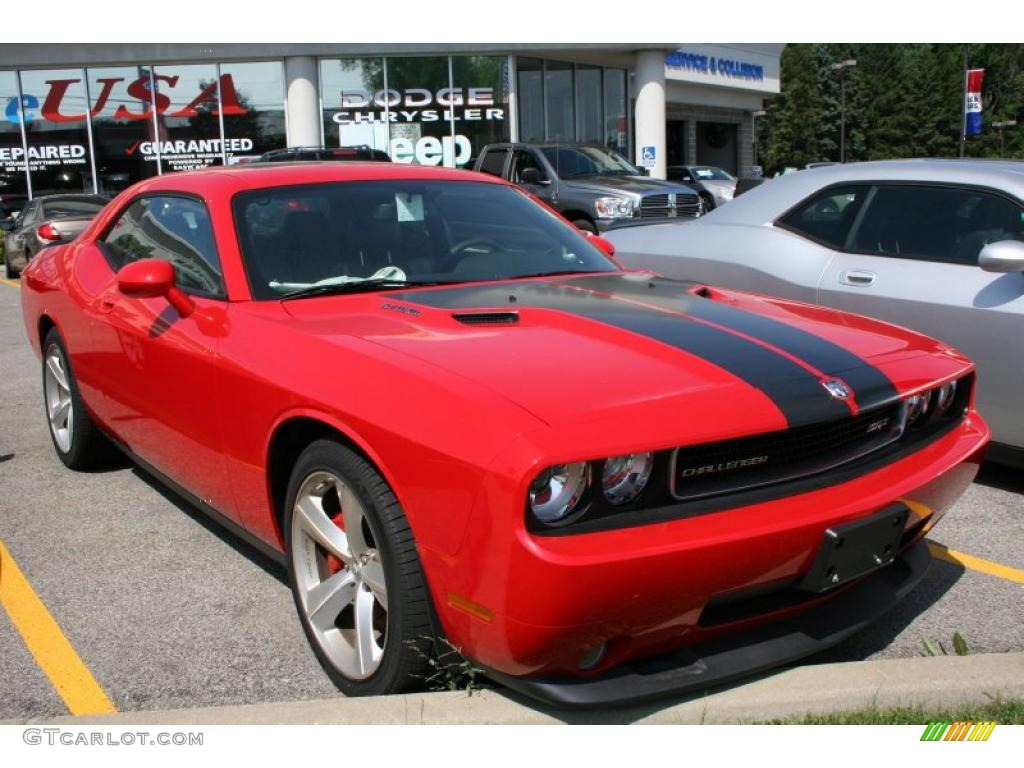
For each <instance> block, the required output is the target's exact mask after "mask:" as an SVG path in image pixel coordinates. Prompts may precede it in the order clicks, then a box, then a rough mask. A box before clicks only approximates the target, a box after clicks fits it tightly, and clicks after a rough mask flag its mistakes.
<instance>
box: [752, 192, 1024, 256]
mask: <svg viewBox="0 0 1024 768" xmlns="http://www.w3.org/2000/svg"><path fill="white" fill-rule="evenodd" d="M848 187H867V188H868V189H867V193H866V199H865V201H864V204H863V205H862V207H861V210H860V211H858V212H857V217H856V218H855V220H854V221H853V223H851V225H850V231H849V232H847V234H846V238H845V242H844V243H843V245H841V246H838V247H837V246H834V245H832V244H831V243H828V242H825V241H824V240H821V239H820V238H817V237H813V236H811V235H810V234H808V233H807V232H804V231H803V230H801V229H797V228H796V227H793V226H790V225H787V224H785V223H784V222H783V219H785V218H786V217H788V216H789V215H790V214H793V213H795V212H796V211H798V210H800V209H801V208H803V207H804V206H806V205H808V204H809V203H810V202H811V201H812V200H815V199H817V198H819V197H825V196H827V195H826V193H827V192H828V191H830V190H835V189H843V188H848ZM879 187H926V188H932V189H948V190H954V191H965V192H979V193H982V194H988V195H993V196H995V197H1001V198H1003V199H1004V200H1007V201H1009V202H1010V203H1013V204H1014V205H1016V206H1017V207H1018V208H1020V209H1021V210H1022V211H1024V200H1020V199H1018V198H1017V197H1016V196H1014V195H1013V194H1012V193H1010V192H1006V191H1005V190H1001V189H996V188H994V187H986V186H984V185H983V184H957V183H954V182H948V181H914V180H906V179H899V180H897V179H884V180H871V179H853V180H848V181H841V182H835V183H833V184H829V185H827V186H824V187H821V188H820V189H817V190H815V191H814V192H813V193H811V194H810V195H807V196H806V197H803V198H801V199H800V201H799V202H797V203H796V204H794V205H792V206H790V207H789V208H787V209H786V210H785V211H783V212H782V213H780V214H779V215H778V216H776V217H775V218H774V219H773V220H772V222H771V225H772V227H775V228H778V229H781V230H784V231H786V232H790V233H791V234H794V235H796V236H797V237H800V238H802V239H804V240H807V241H809V242H812V243H815V244H817V245H820V246H821V247H823V248H828V249H829V250H830V251H836V252H837V253H845V254H850V255H852V256H874V257H877V258H885V259H902V260H904V261H926V262H929V263H931V264H952V265H954V266H959V267H970V266H974V267H977V266H978V265H977V262H975V263H974V264H973V265H971V264H963V263H961V262H955V261H946V260H942V259H937V258H934V257H927V256H917V255H912V254H901V253H879V252H878V251H865V250H857V249H853V248H848V247H847V243H849V242H850V239H851V236H852V235H853V233H854V232H855V231H856V229H857V228H858V227H860V225H861V221H862V219H863V217H864V216H865V215H866V212H867V211H868V209H869V206H870V205H871V204H872V202H873V201H874V197H875V191H876V190H877V189H878V188H879Z"/></svg>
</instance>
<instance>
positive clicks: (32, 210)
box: [18, 203, 38, 227]
mask: <svg viewBox="0 0 1024 768" xmlns="http://www.w3.org/2000/svg"><path fill="white" fill-rule="evenodd" d="M37 206H38V203H29V204H28V205H26V206H25V207H24V208H23V209H22V211H21V215H20V216H19V217H18V226H19V227H30V226H32V225H33V224H35V221H36V207H37Z"/></svg>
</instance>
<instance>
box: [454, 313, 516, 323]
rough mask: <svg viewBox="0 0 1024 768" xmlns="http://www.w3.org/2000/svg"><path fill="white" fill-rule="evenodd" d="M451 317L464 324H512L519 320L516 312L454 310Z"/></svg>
mask: <svg viewBox="0 0 1024 768" xmlns="http://www.w3.org/2000/svg"><path fill="white" fill-rule="evenodd" d="M452 317H453V318H454V319H455V320H458V321H459V322H460V323H464V324H466V325H514V324H515V323H518V322H519V313H518V312H456V313H454V314H453V315H452Z"/></svg>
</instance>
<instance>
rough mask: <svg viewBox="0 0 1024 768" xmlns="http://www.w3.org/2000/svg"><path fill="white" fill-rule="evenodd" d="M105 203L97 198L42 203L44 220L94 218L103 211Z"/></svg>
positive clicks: (65, 199) (66, 199)
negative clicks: (72, 217) (79, 217)
mask: <svg viewBox="0 0 1024 768" xmlns="http://www.w3.org/2000/svg"><path fill="white" fill-rule="evenodd" d="M106 204H107V201H106V200H104V199H102V198H99V197H92V198H90V197H78V198H64V199H61V200H53V201H50V202H45V203H43V218H44V219H59V218H61V217H63V216H95V215H96V214H97V213H99V212H100V211H102V210H103V206H105V205H106Z"/></svg>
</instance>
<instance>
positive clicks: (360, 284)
mask: <svg viewBox="0 0 1024 768" xmlns="http://www.w3.org/2000/svg"><path fill="white" fill-rule="evenodd" d="M451 282H459V281H451ZM446 284H447V283H446V282H445V283H442V282H438V281H429V280H396V279H394V278H390V277H385V278H379V279H370V280H353V281H351V282H348V283H324V284H323V285H309V286H306V287H305V288H298V289H296V290H294V291H288V293H282V294H281V295H280V296H278V299H279V300H281V301H287V300H288V299H304V298H306V297H307V296H330V295H340V294H344V293H363V292H364V291H384V290H388V289H389V288H422V287H424V286H430V285H446Z"/></svg>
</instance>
